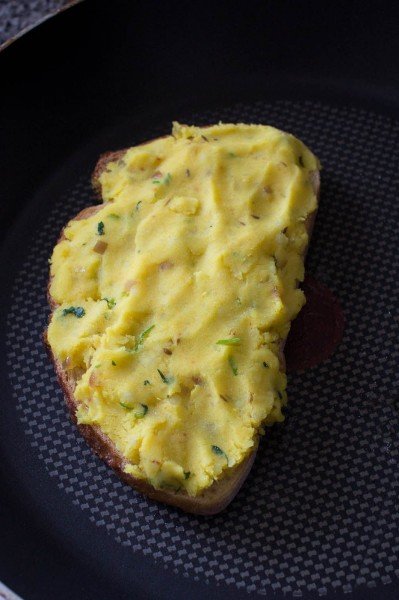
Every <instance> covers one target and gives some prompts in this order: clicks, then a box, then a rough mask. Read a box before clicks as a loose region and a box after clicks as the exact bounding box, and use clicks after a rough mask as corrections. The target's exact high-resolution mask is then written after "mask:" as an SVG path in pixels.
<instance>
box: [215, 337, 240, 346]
mask: <svg viewBox="0 0 399 600" xmlns="http://www.w3.org/2000/svg"><path fill="white" fill-rule="evenodd" d="M216 343H217V344H219V346H238V345H239V344H241V339H240V338H239V337H232V338H227V339H225V340H218V341H217V342H216Z"/></svg>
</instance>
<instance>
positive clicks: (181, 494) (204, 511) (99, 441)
mask: <svg viewBox="0 0 399 600" xmlns="http://www.w3.org/2000/svg"><path fill="white" fill-rule="evenodd" d="M125 152H126V150H118V151H115V152H107V153H105V154H102V155H101V157H100V158H99V160H98V162H97V164H96V166H95V169H94V171H93V175H92V179H91V181H92V186H93V189H94V191H95V192H96V194H97V196H99V198H100V199H101V184H100V181H99V179H100V176H101V173H102V172H103V171H104V170H105V169H106V168H107V164H108V163H110V162H113V161H115V160H120V159H121V158H122V157H123V155H124V154H125ZM311 183H312V186H313V189H314V191H315V193H316V195H317V198H318V197H319V192H320V177H319V172H318V171H313V172H312V177H311ZM101 208H102V205H97V206H91V207H88V208H85V209H84V210H82V211H81V212H80V213H78V215H76V217H75V218H74V220H80V219H87V218H88V217H89V216H91V215H92V214H95V213H96V212H97V211H99V210H101ZM315 217H316V211H314V212H313V213H311V214H310V215H308V217H307V219H306V221H305V226H306V229H307V231H308V235H309V239H310V236H311V234H312V231H313V226H314V222H315ZM64 237H65V235H64V229H63V230H62V231H61V234H60V237H59V240H58V241H61V240H62V239H64ZM305 254H306V251H305ZM50 285H51V278H50V279H49V282H48V287H47V297H48V302H49V305H50V308H51V311H54V310H55V309H56V307H57V303H56V302H55V301H54V299H53V298H52V297H51V294H50ZM43 339H44V342H45V345H46V347H47V351H48V354H49V356H50V359H51V360H52V362H53V364H54V368H55V372H56V374H57V377H58V380H59V382H60V385H61V387H62V389H63V392H64V396H65V400H66V404H67V407H68V409H69V412H70V414H71V418H72V421H73V422H74V423H75V424H76V426H77V427H78V429H79V431H80V433H81V435H82V436H83V437H84V439H85V440H86V442H87V443H88V445H89V446H90V447H91V448H92V449H93V450H94V452H95V453H96V454H97V456H98V457H99V458H101V459H102V460H103V461H104V462H105V463H106V464H107V465H108V466H109V467H111V468H112V469H113V470H114V471H115V473H116V474H117V475H118V476H119V477H120V478H121V479H122V480H123V481H125V482H126V483H127V484H128V485H130V486H131V487H133V488H134V489H135V490H137V491H139V492H141V493H142V494H144V495H145V496H148V497H149V498H151V499H152V500H156V501H158V502H162V503H165V504H169V505H171V506H176V507H178V508H180V509H182V510H183V511H185V512H189V513H193V514H198V515H213V514H216V513H218V512H220V511H222V510H223V509H224V508H226V506H227V505H228V504H229V503H230V502H231V501H232V500H233V498H234V497H235V496H236V494H237V493H238V491H239V489H240V488H241V486H242V484H243V483H244V481H245V479H246V478H247V476H248V473H249V472H250V470H251V468H252V465H253V462H254V460H255V456H256V452H257V449H258V441H259V440H258V438H257V439H256V440H255V443H254V448H253V450H252V452H251V453H250V454H249V455H248V456H247V457H246V458H245V459H244V461H243V462H242V463H240V464H239V465H238V466H236V467H234V468H232V469H229V471H228V472H227V473H226V475H224V476H223V477H222V479H220V480H218V481H215V482H214V483H213V484H212V485H211V486H210V487H209V488H207V489H206V490H204V491H203V492H202V493H201V494H200V495H198V496H194V497H193V496H189V495H188V494H187V492H186V491H170V490H161V489H156V488H154V487H153V486H152V485H151V484H149V483H148V482H146V481H145V480H142V479H138V478H135V477H133V476H132V475H130V474H128V473H126V472H125V471H124V467H125V466H126V464H127V461H126V459H125V458H124V457H123V455H122V454H121V453H120V452H119V451H118V450H117V448H116V447H115V445H114V443H113V442H112V441H111V440H110V439H109V438H108V437H107V436H106V435H105V434H104V433H103V432H102V431H101V429H100V428H99V427H97V426H96V425H83V424H79V423H78V422H77V418H76V410H77V405H76V402H75V398H74V390H75V386H76V378H75V377H74V374H73V373H71V372H69V371H67V370H66V369H65V368H64V366H63V365H62V364H61V363H60V361H58V360H57V359H56V358H55V356H54V354H53V352H52V350H51V347H50V346H49V344H48V340H47V330H46V331H45V332H44V335H43ZM284 345H285V340H283V341H282V342H281V345H280V348H279V355H280V363H281V370H285V359H284V354H283V351H284Z"/></svg>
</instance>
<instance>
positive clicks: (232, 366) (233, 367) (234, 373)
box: [228, 356, 238, 376]
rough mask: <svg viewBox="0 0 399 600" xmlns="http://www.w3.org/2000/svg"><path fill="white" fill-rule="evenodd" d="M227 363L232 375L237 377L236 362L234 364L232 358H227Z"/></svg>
mask: <svg viewBox="0 0 399 600" xmlns="http://www.w3.org/2000/svg"><path fill="white" fill-rule="evenodd" d="M228 361H229V365H230V368H231V370H232V371H233V375H235V376H237V375H238V368H237V365H236V362H235V360H234V358H233V357H232V356H229V358H228Z"/></svg>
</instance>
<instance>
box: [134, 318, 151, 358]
mask: <svg viewBox="0 0 399 600" xmlns="http://www.w3.org/2000/svg"><path fill="white" fill-rule="evenodd" d="M154 327H155V325H151V326H150V327H147V329H145V330H144V331H142V332H141V333H140V335H139V336H137V339H136V344H135V346H134V351H135V352H138V350H140V348H141V346H142V345H143V344H144V341H145V339H146V338H147V337H148V336H149V335H150V333H151V331H152V330H153V329H154Z"/></svg>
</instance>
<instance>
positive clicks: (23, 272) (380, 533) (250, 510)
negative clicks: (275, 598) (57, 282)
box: [7, 101, 399, 598]
mask: <svg viewBox="0 0 399 600" xmlns="http://www.w3.org/2000/svg"><path fill="white" fill-rule="evenodd" d="M176 118H179V119H180V120H181V121H185V122H190V123H194V124H207V123H211V122H215V121H218V120H219V119H222V120H224V121H250V122H262V123H268V124H270V125H274V126H276V127H279V128H282V129H285V130H287V131H290V132H292V133H294V134H295V135H297V136H298V137H300V138H301V139H303V141H304V142H305V143H306V144H308V145H309V146H310V148H311V149H312V150H313V151H314V152H315V153H316V154H317V155H318V156H319V158H320V159H321V162H322V165H323V171H322V193H321V205H320V210H319V214H318V217H317V222H316V228H315V232H314V237H313V240H312V243H311V249H310V252H309V256H308V262H307V269H308V271H309V273H312V274H313V275H314V276H315V277H316V278H317V279H319V280H321V281H322V282H324V283H325V284H327V285H328V286H329V287H330V288H331V289H332V290H333V291H334V293H335V294H336V295H337V296H338V297H339V299H340V300H341V303H342V305H343V308H344V312H345V317H346V330H345V334H344V339H343V341H342V343H341V345H340V346H339V348H338V350H337V351H336V353H335V355H334V356H333V358H332V359H330V360H329V361H327V362H326V363H324V364H323V365H321V366H319V367H317V368H314V369H312V370H310V371H308V372H305V373H303V374H295V375H290V377H289V384H288V393H289V406H288V409H287V411H286V415H287V419H286V422H285V423H284V424H282V425H278V426H274V427H273V428H271V429H269V430H267V433H266V436H265V438H264V440H263V443H262V445H261V448H260V450H259V452H258V457H257V460H256V462H255V465H254V467H253V470H252V472H251V474H250V476H249V478H248V480H247V482H246V483H245V484H244V486H243V488H242V490H241V492H240V493H239V495H238V496H237V498H236V499H235V501H234V502H233V503H232V505H231V506H230V508H229V509H228V510H226V511H225V512H224V513H222V514H221V515H218V516H216V517H210V518H203V517H195V516H191V515H185V514H183V513H181V512H179V511H177V510H174V509H172V508H169V507H164V506H161V505H157V504H155V503H153V502H151V501H148V500H146V499H145V498H143V497H141V496H140V495H139V494H137V493H136V492H134V491H133V490H131V489H130V488H129V487H128V486H126V485H125V484H123V483H121V482H120V481H119V480H118V479H117V478H116V476H114V475H113V473H112V471H110V470H109V469H108V468H107V467H106V466H105V465H103V464H102V462H101V461H99V460H98V459H97V458H96V457H95V456H94V455H93V454H92V452H91V450H89V449H88V448H87V446H86V444H85V442H84V441H83V440H81V439H80V437H79V435H78V433H77V431H76V430H75V427H74V426H73V425H72V424H71V422H70V420H69V417H68V416H67V410H66V407H65V403H64V401H63V397H62V393H61V391H60V389H59V387H58V384H57V382H56V379H55V375H54V372H53V368H52V366H51V365H50V364H49V361H48V359H47V356H46V353H45V350H44V348H43V345H42V341H41V333H42V330H43V328H44V326H45V323H46V319H47V314H48V308H47V304H46V298H45V290H46V284H47V276H48V258H49V256H50V254H51V250H52V247H53V245H54V243H55V241H56V239H57V236H58V233H59V230H60V229H61V227H62V226H63V225H64V224H65V223H66V222H67V221H68V219H69V218H71V217H73V216H74V215H75V214H76V213H77V212H78V211H79V210H81V209H82V208H84V207H85V206H88V205H90V204H92V203H93V194H92V192H91V189H90V171H85V172H83V171H82V170H81V171H77V170H76V168H75V169H73V168H72V167H71V168H70V173H69V176H68V181H69V184H68V185H67V186H65V185H64V184H62V183H60V184H59V185H58V191H57V193H54V191H53V192H52V193H51V194H50V193H49V192H48V191H46V190H42V191H40V190H39V196H38V199H39V200H38V199H36V200H38V201H39V202H40V208H38V210H37V213H36V214H35V216H33V217H32V219H33V221H32V220H29V223H26V227H25V231H24V232H22V235H21V232H20V234H19V244H23V245H24V248H23V254H24V256H23V259H22V260H21V261H20V263H19V265H18V266H17V269H16V270H15V273H16V275H15V281H14V284H13V292H12V298H13V299H12V304H11V310H10V312H9V317H8V323H7V360H8V364H9V377H10V381H11V385H12V389H13V396H14V401H15V403H16V410H17V416H18V418H19V419H20V421H21V422H22V423H23V427H24V430H25V434H26V436H27V437H28V439H29V440H30V444H31V452H32V453H33V454H35V455H37V456H38V457H39V458H40V460H41V461H42V464H43V467H44V468H45V469H47V471H48V473H49V476H50V478H52V480H53V482H54V484H56V485H57V486H59V487H60V488H61V489H62V490H64V492H65V503H66V504H68V503H71V502H72V503H74V504H75V505H77V506H79V507H80V509H81V511H82V512H81V519H82V520H85V519H90V520H91V521H92V522H94V523H95V524H96V525H97V526H98V527H99V528H101V529H102V530H103V531H104V535H109V536H113V537H114V538H115V539H116V540H117V541H118V542H119V543H120V544H122V545H123V546H126V547H127V548H128V549H129V551H130V552H132V553H134V555H135V556H136V557H137V559H138V560H150V559H149V558H146V557H148V556H149V555H151V556H152V557H153V558H155V560H156V562H157V564H158V566H159V568H165V569H168V570H169V571H174V572H175V573H176V574H179V575H184V576H186V577H187V578H189V579H195V580H197V581H206V582H207V583H208V584H209V589H210V592H211V590H212V589H214V586H217V585H219V584H221V583H225V584H228V585H229V586H230V589H231V590H233V589H234V588H242V589H243V590H246V591H247V592H252V593H253V594H254V595H256V594H259V595H266V594H269V593H272V592H273V591H274V592H277V593H284V594H286V595H287V597H304V598H306V596H307V595H309V594H310V593H311V592H314V593H315V594H317V595H320V596H326V595H329V594H331V593H333V592H334V591H337V592H341V593H350V592H351V591H354V590H356V589H357V588H359V586H367V587H369V588H372V587H378V588H381V594H382V595H381V598H383V597H384V596H383V594H384V591H383V589H384V586H385V585H387V584H390V583H391V582H392V581H396V578H397V577H398V574H399V561H398V548H397V546H396V544H397V531H398V526H399V515H398V506H397V494H398V487H399V486H398V466H399V465H398V462H399V460H398V458H399V456H398V454H399V452H398V451H399V436H398V432H399V408H398V369H397V364H398V354H399V352H398V345H397V341H398V320H397V319H396V321H395V311H396V310H397V298H398V292H399V290H398V251H397V248H398V244H397V232H395V227H394V226H395V222H396V223H397V222H398V212H399V209H398V207H399V203H398V194H399V186H398V170H397V165H398V162H399V156H398V155H399V123H397V122H395V121H393V120H392V119H390V118H387V117H384V116H379V115H377V114H373V113H368V112H365V111H361V110H359V109H354V108H349V107H348V108H343V107H340V108H337V107H332V106H327V105H322V104H316V103H310V102H291V101H278V102H274V103H270V104H265V103H263V102H256V103H254V104H251V105H243V104H238V105H234V106H233V107H231V108H222V109H220V110H215V111H209V112H203V113H201V114H185V115H176ZM169 130H170V124H169V123H167V122H158V123H155V124H153V126H152V128H151V129H148V130H147V131H143V132H141V131H140V138H139V137H136V136H137V133H136V132H135V131H132V132H131V136H132V137H131V144H135V143H138V142H140V141H144V140H145V139H149V138H151V137H154V136H156V135H159V134H162V133H167V132H168V131H169ZM109 149H112V148H108V147H103V146H102V145H101V144H99V147H98V152H99V153H100V152H102V151H106V150H109ZM66 169H68V165H66ZM64 179H65V178H64ZM32 223H33V225H32ZM395 298H396V300H395ZM349 595H350V594H349Z"/></svg>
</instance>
